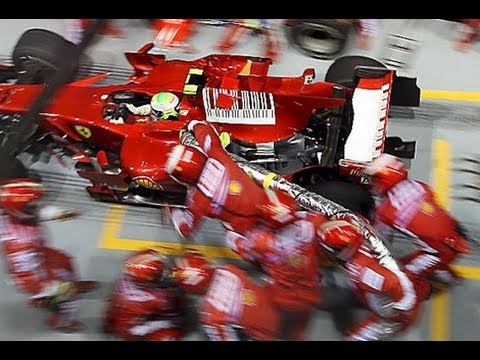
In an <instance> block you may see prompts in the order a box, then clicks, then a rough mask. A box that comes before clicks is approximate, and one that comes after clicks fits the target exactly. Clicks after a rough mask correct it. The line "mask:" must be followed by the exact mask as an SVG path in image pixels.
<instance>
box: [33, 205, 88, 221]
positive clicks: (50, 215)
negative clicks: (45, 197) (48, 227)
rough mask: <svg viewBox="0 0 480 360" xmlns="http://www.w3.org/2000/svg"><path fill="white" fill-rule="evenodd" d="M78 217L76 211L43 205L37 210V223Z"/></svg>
mask: <svg viewBox="0 0 480 360" xmlns="http://www.w3.org/2000/svg"><path fill="white" fill-rule="evenodd" d="M78 215H79V213H78V212H77V211H73V210H66V209H62V208H61V207H58V206H55V205H45V206H42V207H41V208H40V209H39V210H38V220H39V221H51V220H65V219H71V218H74V217H77V216H78Z"/></svg>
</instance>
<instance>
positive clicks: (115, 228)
mask: <svg viewBox="0 0 480 360" xmlns="http://www.w3.org/2000/svg"><path fill="white" fill-rule="evenodd" d="M124 215H125V207H124V206H123V205H110V206H109V207H108V210H107V213H106V214H105V220H104V221H103V227H102V230H101V232H100V241H99V243H98V247H99V248H102V249H111V246H112V245H114V240H115V238H116V237H117V234H118V232H119V231H120V226H121V225H122V221H123V216H124Z"/></svg>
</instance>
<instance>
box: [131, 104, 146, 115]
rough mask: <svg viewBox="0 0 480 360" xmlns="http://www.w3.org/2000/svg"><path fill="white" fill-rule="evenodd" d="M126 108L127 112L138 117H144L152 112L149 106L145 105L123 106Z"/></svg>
mask: <svg viewBox="0 0 480 360" xmlns="http://www.w3.org/2000/svg"><path fill="white" fill-rule="evenodd" d="M125 106H126V107H127V109H128V111H130V112H131V113H132V114H135V115H140V116H146V115H150V112H151V111H152V108H151V106H150V104H145V105H142V106H134V105H132V104H125Z"/></svg>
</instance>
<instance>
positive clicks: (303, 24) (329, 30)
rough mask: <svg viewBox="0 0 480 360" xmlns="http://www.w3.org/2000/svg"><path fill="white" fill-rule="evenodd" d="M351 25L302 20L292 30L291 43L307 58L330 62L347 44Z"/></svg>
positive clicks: (332, 20) (331, 20)
mask: <svg viewBox="0 0 480 360" xmlns="http://www.w3.org/2000/svg"><path fill="white" fill-rule="evenodd" d="M350 28H351V25H350V24H343V23H340V22H338V21H337V20H336V19H301V20H299V21H297V22H296V23H295V24H293V25H292V26H291V28H290V31H289V32H288V33H289V39H290V42H291V43H292V44H293V45H294V46H296V47H297V48H298V49H299V50H301V51H302V52H303V53H305V54H306V55H307V56H310V57H313V58H315V59H323V60H328V59H332V58H334V57H335V56H337V55H338V54H340V53H341V52H342V51H343V50H344V49H345V46H346V44H347V39H348V34H349V32H350Z"/></svg>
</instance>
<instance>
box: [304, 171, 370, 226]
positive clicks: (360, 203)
mask: <svg viewBox="0 0 480 360" xmlns="http://www.w3.org/2000/svg"><path fill="white" fill-rule="evenodd" d="M305 188H306V189H307V190H309V191H311V192H314V193H316V194H319V195H321V196H323V197H325V198H327V199H329V200H331V201H334V202H336V203H337V204H340V205H342V206H343V207H345V208H347V209H348V210H350V211H353V212H355V213H357V214H360V215H362V216H364V217H366V218H367V219H371V216H372V215H373V209H374V206H375V202H374V200H373V197H372V195H371V194H370V192H369V191H368V190H367V189H365V188H363V187H362V186H361V185H358V184H355V183H350V182H345V181H341V180H333V181H326V182H320V183H316V184H313V185H309V186H305Z"/></svg>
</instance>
